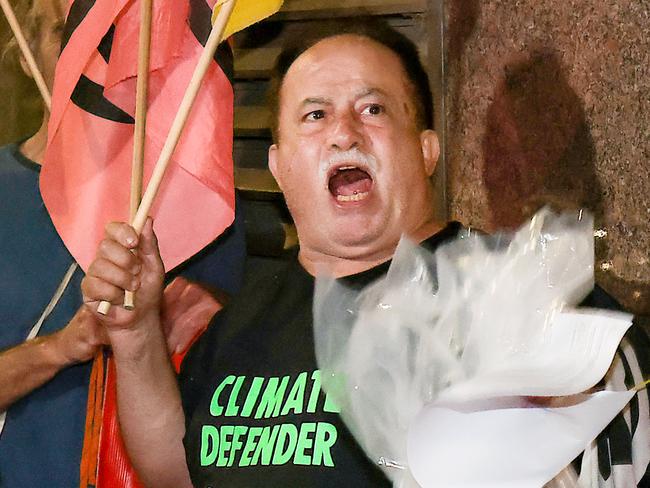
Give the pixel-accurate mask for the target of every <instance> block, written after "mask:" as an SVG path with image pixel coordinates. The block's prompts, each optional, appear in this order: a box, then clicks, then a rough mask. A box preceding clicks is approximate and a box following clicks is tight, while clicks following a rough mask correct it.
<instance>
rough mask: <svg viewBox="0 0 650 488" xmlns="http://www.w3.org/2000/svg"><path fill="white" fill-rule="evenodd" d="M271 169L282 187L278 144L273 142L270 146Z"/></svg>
mask: <svg viewBox="0 0 650 488" xmlns="http://www.w3.org/2000/svg"><path fill="white" fill-rule="evenodd" d="M269 170H270V171H271V174H272V175H273V178H275V181H276V183H277V184H278V186H279V187H280V190H281V189H282V184H281V183H280V179H279V174H278V145H277V144H271V146H270V147H269Z"/></svg>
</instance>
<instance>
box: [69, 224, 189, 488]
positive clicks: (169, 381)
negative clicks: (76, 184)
mask: <svg viewBox="0 0 650 488" xmlns="http://www.w3.org/2000/svg"><path fill="white" fill-rule="evenodd" d="M131 249H137V257H136V256H135V255H133V254H132V253H131V252H130V250H131ZM163 276H164V270H163V266H162V262H161V260H160V255H159V253H158V247H157V243H156V238H155V236H154V234H153V230H152V226H151V221H148V222H147V224H146V225H145V228H144V230H143V232H142V235H141V236H140V238H139V239H138V236H137V235H136V233H135V231H134V230H133V229H132V228H131V227H130V226H128V225H126V224H117V223H112V224H109V225H107V227H106V239H104V241H103V242H102V244H101V245H100V247H99V249H98V252H97V257H96V259H95V261H94V262H93V263H92V265H91V266H90V268H89V269H88V273H87V275H86V277H85V278H84V280H83V282H82V291H83V293H84V302H86V305H87V306H88V308H89V310H92V311H93V312H94V313H95V316H96V317H97V318H98V319H99V320H100V321H101V322H102V323H103V325H104V326H105V328H106V332H107V335H108V339H109V341H110V343H111V346H112V348H113V355H114V358H115V366H116V371H117V403H118V416H119V421H120V428H121V431H122V437H123V439H124V443H125V445H126V449H127V452H128V454H129V457H130V459H131V462H132V463H133V466H134V468H135V469H136V471H137V473H138V475H139V477H140V480H141V481H142V482H143V483H144V484H145V486H150V487H156V488H165V487H173V488H184V487H191V486H192V484H191V481H190V477H189V472H188V469H187V463H186V461H185V449H184V447H183V436H184V435H185V420H184V416H183V410H182V405H181V400H180V394H179V391H178V386H177V383H176V377H175V375H174V372H173V370H172V367H171V363H170V361H169V355H168V351H167V345H166V342H165V335H164V332H163V327H162V324H161V320H160V307H161V301H162V287H163ZM127 289H128V290H131V291H134V292H135V304H136V306H135V309H134V310H132V311H128V310H124V309H123V308H121V307H120V306H119V305H120V304H121V303H122V301H123V298H124V292H123V290H127ZM100 300H107V301H110V302H111V303H112V304H114V306H113V307H111V310H110V312H109V313H108V314H107V315H106V316H102V315H99V314H96V312H95V311H96V309H97V303H98V302H99V301H100Z"/></svg>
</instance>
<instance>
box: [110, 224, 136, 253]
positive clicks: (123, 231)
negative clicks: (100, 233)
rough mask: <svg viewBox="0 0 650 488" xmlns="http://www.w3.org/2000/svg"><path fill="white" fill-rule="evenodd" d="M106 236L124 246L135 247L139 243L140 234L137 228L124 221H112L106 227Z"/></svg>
mask: <svg viewBox="0 0 650 488" xmlns="http://www.w3.org/2000/svg"><path fill="white" fill-rule="evenodd" d="M104 230H105V231H106V237H108V238H109V239H112V240H114V241H116V242H117V243H119V244H121V245H122V246H124V247H126V248H128V249H133V248H135V247H137V245H138V241H139V239H138V234H137V233H136V232H135V229H133V227H131V226H130V225H129V224H125V223H124V222H110V223H108V224H106V227H105V228H104Z"/></svg>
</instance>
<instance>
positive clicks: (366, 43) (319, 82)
mask: <svg viewBox="0 0 650 488" xmlns="http://www.w3.org/2000/svg"><path fill="white" fill-rule="evenodd" d="M405 82H407V80H406V76H405V73H404V69H403V67H402V64H401V60H400V59H399V57H398V56H397V54H395V53H394V52H393V51H392V50H390V49H389V48H387V47H385V46H383V45H382V44H380V43H378V42H376V41H374V40H372V39H369V38H366V37H363V36H359V35H352V34H346V35H340V36H333V37H329V38H326V39H323V40H321V41H319V42H318V43H316V44H314V45H313V46H312V47H310V48H309V49H307V50H306V51H305V52H304V53H302V54H301V55H300V56H298V58H296V60H295V61H294V62H293V63H292V65H291V66H290V67H289V69H288V70H287V74H286V75H285V77H284V80H283V83H282V87H281V91H285V90H286V89H290V90H291V91H292V95H298V93H300V95H299V96H298V97H297V98H298V99H299V100H298V102H299V103H301V104H305V103H327V102H328V100H327V91H329V89H336V88H339V89H342V90H343V91H345V93H346V94H347V95H348V96H350V97H353V98H361V97H364V96H368V95H374V94H378V95H389V94H390V92H391V91H393V90H394V89H395V87H396V85H402V84H404V83H405ZM386 85H393V86H391V87H390V88H391V90H388V89H387V86H386ZM319 91H324V92H323V93H319ZM303 94H304V95H303ZM294 100H295V98H294Z"/></svg>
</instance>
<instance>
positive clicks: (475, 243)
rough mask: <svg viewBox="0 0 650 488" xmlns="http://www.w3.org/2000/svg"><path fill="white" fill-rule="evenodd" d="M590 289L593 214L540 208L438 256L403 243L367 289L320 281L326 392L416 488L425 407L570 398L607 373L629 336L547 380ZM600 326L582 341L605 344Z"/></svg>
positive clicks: (373, 450) (371, 451)
mask: <svg viewBox="0 0 650 488" xmlns="http://www.w3.org/2000/svg"><path fill="white" fill-rule="evenodd" d="M592 288H593V223H592V219H591V217H590V216H589V215H586V214H583V213H580V214H578V215H575V214H573V215H568V214H565V215H559V216H558V215H554V214H552V213H551V212H550V211H548V210H542V211H540V212H539V213H538V214H537V215H536V216H535V217H534V218H533V219H532V220H531V221H530V222H529V223H528V224H527V225H526V226H524V227H522V228H521V229H520V230H519V231H517V232H516V233H512V234H505V233H502V234H499V235H496V236H484V235H480V234H477V233H474V232H472V231H469V230H468V231H464V232H463V233H462V234H461V235H459V236H458V238H456V239H455V240H453V241H452V242H450V243H447V244H444V245H443V246H441V247H439V248H438V249H437V250H436V251H435V253H433V254H432V253H430V252H428V251H426V250H424V249H422V248H420V247H418V246H416V245H414V244H413V243H411V242H409V241H408V240H402V241H401V242H400V244H399V246H398V249H397V251H396V253H395V256H394V258H393V261H392V263H391V266H390V269H389V271H388V273H387V275H386V276H385V277H384V278H382V279H380V280H379V281H377V282H375V283H373V284H371V285H370V286H368V287H366V288H365V289H364V290H361V291H358V290H356V289H353V288H350V287H347V286H346V285H345V284H344V282H343V281H337V280H333V279H327V278H319V279H317V282H316V293H315V300H314V334H315V342H316V357H317V361H318V364H319V367H320V368H321V370H322V371H323V387H324V388H325V390H326V391H327V392H328V394H329V395H332V397H333V398H334V400H335V401H336V402H337V403H338V404H339V405H340V406H341V409H342V413H341V415H342V417H343V419H344V421H345V423H346V424H347V425H348V427H349V428H350V430H351V431H352V433H353V434H354V435H355V437H356V439H357V440H358V442H359V443H360V444H361V446H362V447H363V448H364V450H365V451H366V453H367V454H368V456H369V457H370V458H371V459H372V460H374V461H376V462H378V463H379V464H380V465H381V466H382V467H384V468H385V473H386V474H387V476H389V477H390V479H391V480H392V481H393V483H394V486H396V487H402V488H406V487H416V486H418V484H417V483H416V482H415V481H414V479H413V478H412V476H411V473H410V472H409V469H408V459H407V458H408V456H407V434H408V431H409V428H410V427H411V424H412V422H413V419H414V418H415V416H416V415H417V414H418V413H419V412H421V411H422V410H423V408H424V407H425V406H426V405H428V404H430V403H432V402H438V403H440V402H452V403H453V402H456V403H457V402H472V401H481V400H484V399H490V398H498V397H507V396H517V395H521V396H525V395H529V396H533V395H539V396H545V395H571V394H574V393H579V392H581V391H583V390H585V389H586V388H589V387H590V386H592V385H593V384H595V383H596V382H597V381H598V380H599V379H600V378H601V377H602V376H603V375H604V373H605V371H606V365H607V364H609V361H611V357H609V360H607V359H606V357H607V356H608V355H610V354H611V355H613V353H614V351H615V345H614V346H612V344H613V343H614V342H615V343H616V344H617V343H618V341H620V337H618V341H617V340H616V339H613V340H609V342H607V341H605V342H607V345H608V349H607V351H604V352H602V354H601V356H602V357H603V358H604V359H603V360H601V361H600V362H599V364H598V365H597V366H596V365H593V366H592V365H589V368H588V369H589V371H587V370H586V369H585V368H574V370H575V371H574V372H573V373H572V372H571V371H567V379H566V381H560V382H559V384H555V383H554V382H551V381H548V378H546V379H545V378H544V376H545V364H546V363H545V361H547V359H546V358H545V357H544V355H545V354H547V352H548V351H549V347H550V345H552V342H553V340H556V338H555V339H554V326H553V324H554V323H555V322H556V319H557V315H558V314H560V313H562V311H563V310H565V309H566V308H567V307H571V306H574V305H576V304H577V303H579V302H580V301H581V300H582V299H583V298H584V297H585V296H586V295H587V294H588V293H589V292H590V290H591V289H592ZM628 326H629V325H628ZM556 327H557V326H556ZM623 329H624V327H620V330H623ZM598 330H599V329H598V328H594V327H592V328H588V329H584V330H582V329H581V331H579V332H580V334H578V335H575V337H576V341H578V340H579V341H580V342H581V343H584V342H585V341H586V342H589V341H592V342H593V343H594V344H596V343H598V344H600V342H598V341H601V342H602V341H603V340H604V339H603V337H604V336H603V335H602V334H598V333H596V332H594V331H598ZM623 332H624V330H623ZM623 332H620V335H622V333H623ZM617 333H618V332H617ZM605 335H606V334H605ZM605 339H607V338H605ZM569 342H570V341H569ZM571 346H572V345H571V344H569V345H567V346H566V348H567V350H566V351H563V354H565V355H566V354H571V353H572V351H571V350H570V347H571ZM576 346H580V347H583V349H585V351H587V352H585V353H584V354H589V353H590V352H589V350H588V349H589V347H588V345H584V344H576ZM540 351H542V352H541V353H540ZM549 361H556V359H554V358H551V359H549ZM569 362H570V361H569ZM529 364H530V365H531V366H528V365H529ZM603 365H605V366H603ZM603 368H604V369H603ZM531 378H532V379H531ZM538 380H539V381H538ZM570 460H571V459H568V460H567V463H568V462H569V461H570ZM540 486H541V485H540Z"/></svg>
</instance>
